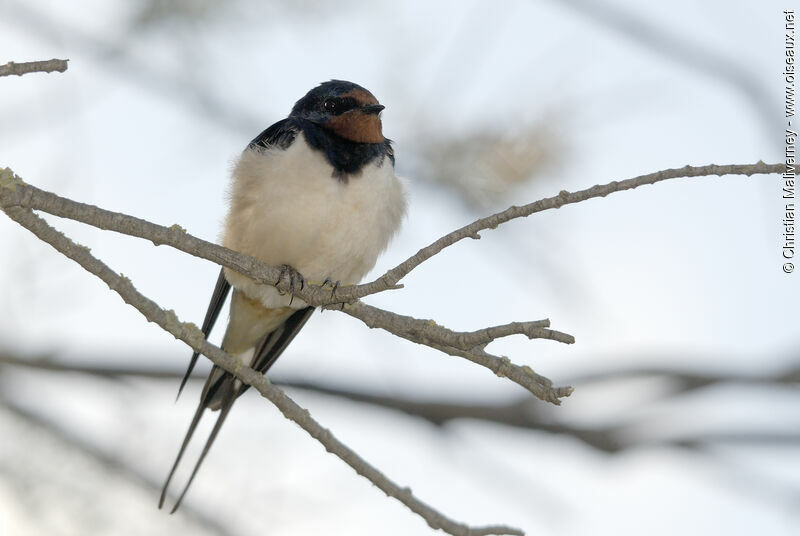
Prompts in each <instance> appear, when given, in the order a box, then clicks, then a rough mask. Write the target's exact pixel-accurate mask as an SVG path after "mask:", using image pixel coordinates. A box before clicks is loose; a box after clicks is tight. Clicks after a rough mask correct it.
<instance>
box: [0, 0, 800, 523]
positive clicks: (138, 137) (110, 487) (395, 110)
mask: <svg viewBox="0 0 800 536" xmlns="http://www.w3.org/2000/svg"><path fill="white" fill-rule="evenodd" d="M733 6H735V7H733ZM791 7H792V6H791V5H790V3H789V2H784V3H783V4H782V5H779V4H775V3H772V4H770V5H769V6H767V5H766V4H763V3H762V4H758V3H749V4H744V3H737V4H733V5H732V4H731V3H730V2H723V1H721V0H716V1H712V2H701V3H698V2H689V1H687V0H679V1H677V2H668V3H664V2H662V3H647V4H646V5H645V4H643V3H641V2H633V1H630V0H627V1H626V0H600V1H596V2H591V1H587V0H569V1H558V2H556V1H549V2H548V1H536V0H528V1H524V0H519V1H516V0H505V1H502V2H492V3H487V2H478V1H466V2H456V1H447V2H421V1H409V2H387V1H376V2H370V3H365V2H355V1H351V0H344V1H340V2H322V1H313V0H312V1H306V2H291V1H288V0H284V1H275V2H256V1H254V0H234V1H232V2H223V1H221V0H203V1H190V0H183V1H175V2H171V1H164V0H150V1H140V2H131V1H124V0H110V1H100V0H95V1H82V2H56V1H43V0H24V1H23V0H18V1H2V2H0V51H1V52H2V53H1V54H0V55H1V56H2V57H0V62H2V63H5V62H6V61H11V60H13V61H32V60H41V59H49V58H52V57H59V58H69V59H70V63H69V70H68V71H67V72H66V73H63V74H57V73H53V74H49V75H45V74H29V75H26V76H24V77H20V78H18V77H7V78H2V79H0V165H2V166H10V167H12V168H13V169H14V171H16V172H17V173H18V174H19V175H20V176H21V177H22V178H23V179H24V180H25V181H27V182H30V183H32V184H35V185H37V186H39V187H41V188H44V189H47V190H52V191H55V192H57V193H59V194H61V195H63V196H66V197H70V198H73V199H76V200H80V201H83V202H88V203H92V204H96V205H99V206H102V207H104V208H107V209H111V210H116V211H121V212H125V213H129V214H133V215H136V216H139V217H142V218H146V219H148V220H151V221H154V222H157V223H161V224H166V225H171V224H173V223H178V224H180V225H182V226H183V227H185V228H186V229H187V230H189V232H191V233H193V234H195V235H197V236H200V237H202V238H205V239H208V240H215V239H216V237H217V233H218V229H219V226H220V222H221V220H222V218H223V216H224V213H225V210H226V201H225V192H226V187H227V181H228V178H227V176H228V172H229V168H230V164H231V161H232V159H233V158H235V157H236V155H237V154H238V152H239V151H241V149H242V148H243V147H244V146H245V145H246V143H247V142H248V141H249V140H250V139H251V138H252V137H254V136H255V135H256V134H258V132H260V131H261V130H262V129H263V128H265V127H266V126H268V125H270V124H271V123H273V122H275V121H277V120H278V119H281V118H283V117H285V116H286V115H287V114H288V111H289V110H290V108H291V106H292V105H293V103H294V102H295V101H296V100H297V99H298V98H299V97H301V96H302V95H303V94H304V93H305V92H306V91H307V90H308V89H310V88H311V87H313V86H314V85H316V84H318V83H319V82H321V81H324V80H327V79H330V78H342V79H347V80H352V81H355V82H357V83H359V84H361V85H363V86H365V87H367V88H368V89H370V90H371V91H372V92H373V93H374V94H375V95H376V96H377V97H378V98H379V99H380V101H381V102H382V103H383V104H385V105H386V110H385V112H384V114H383V122H384V131H385V133H386V135H387V136H389V137H390V138H392V139H393V140H394V141H395V150H396V154H397V169H398V172H399V173H400V174H401V175H403V176H405V177H407V178H408V182H409V190H410V200H411V209H410V213H409V217H408V219H407V221H406V223H405V226H404V228H403V231H402V233H401V234H400V236H399V237H398V238H397V240H395V242H393V244H392V245H391V247H390V249H389V251H388V252H387V253H386V255H384V256H383V257H382V258H381V259H380V260H379V263H378V266H377V267H376V270H375V272H374V275H376V274H379V273H381V272H382V271H383V270H385V269H387V268H389V267H391V266H393V265H395V264H397V263H398V262H400V261H401V260H403V259H405V258H406V257H408V256H410V255H411V254H413V253H414V252H415V251H417V249H418V248H420V247H422V246H424V245H426V244H428V243H430V242H431V241H433V240H434V239H435V238H437V237H439V236H441V235H443V234H445V233H446V232H449V231H451V230H453V229H455V228H457V227H459V226H461V225H463V224H465V223H468V222H470V221H472V220H474V219H476V218H477V217H480V216H482V215H486V214H488V213H491V212H494V211H496V210H500V209H502V208H505V207H506V206H508V205H511V204H523V203H527V202H531V201H534V200H536V199H538V198H540V197H545V196H549V195H554V194H556V193H557V192H559V191H560V190H562V189H567V190H576V189H581V188H585V187H589V186H592V185H594V184H597V183H605V182H608V181H611V180H615V179H625V178H629V177H632V176H636V175H639V174H642V173H648V172H652V171H657V170H660V169H663V168H668V167H679V166H683V165H685V164H693V165H702V164H708V163H716V164H728V163H740V164H746V163H753V162H755V161H757V160H759V159H763V160H764V161H768V162H780V161H782V160H783V132H784V128H785V119H784V117H783V105H784V95H783V91H784V85H785V84H784V83H783V80H782V76H781V74H780V73H781V71H782V69H783V61H784V34H785V31H784V15H783V13H782V11H783V9H787V8H791ZM782 206H783V204H782V200H781V195H780V181H779V177H778V176H777V175H773V176H763V175H762V176H754V177H751V178H745V177H741V176H728V177H723V178H717V177H714V178H700V179H683V180H675V181H670V182H668V183H663V184H660V185H657V186H652V187H645V188H641V189H638V190H635V191H632V192H626V193H621V194H615V195H613V196H610V197H608V198H605V199H596V200H592V201H589V202H586V203H581V204H579V205H573V206H569V207H565V208H562V209H560V210H557V211H550V212H546V213H542V214H537V215H535V216H533V217H530V218H528V219H525V220H521V221H515V222H512V223H510V224H508V225H505V226H503V227H501V228H499V229H497V230H495V231H491V232H486V233H484V235H483V239H482V240H480V241H467V242H465V243H463V244H459V245H457V246H455V247H453V248H451V249H450V250H448V251H447V252H446V253H444V254H442V255H439V256H438V257H436V258H435V259H433V260H431V261H430V262H428V263H426V264H425V265H423V266H422V267H420V268H419V269H418V270H416V271H414V272H413V273H412V274H411V275H410V276H409V277H408V278H407V279H406V280H405V281H404V282H405V285H406V287H405V289H404V290H402V291H397V292H391V293H384V294H381V295H377V296H373V297H370V298H369V299H368V300H367V301H368V302H369V303H372V304H376V305H379V306H382V307H386V308H388V309H391V310H393V311H396V312H399V313H404V314H410V315H414V316H417V317H423V318H433V319H435V320H436V321H437V322H439V323H440V324H443V325H446V326H448V327H451V328H455V329H477V328H480V327H484V326H487V325H492V324H498V323H505V322H509V321H512V320H533V319H540V318H550V319H551V320H552V322H553V327H554V328H556V329H559V330H562V331H566V332H569V333H571V334H573V335H575V337H576V339H577V342H576V344H574V345H571V346H565V345H559V344H557V343H554V342H548V341H528V340H526V339H524V338H523V337H513V338H509V339H507V340H502V341H498V342H496V343H494V344H493V345H492V347H491V349H492V350H493V351H494V353H497V354H501V355H507V356H509V357H510V358H511V359H512V360H513V361H514V362H516V363H519V364H527V365H530V366H531V367H532V368H534V369H535V370H536V371H538V372H540V373H542V374H545V375H547V376H548V377H550V378H552V379H553V380H554V381H555V382H556V383H557V384H559V385H565V384H572V385H574V386H575V387H576V391H575V393H574V394H573V395H572V397H570V398H569V399H566V400H565V401H564V404H563V406H562V407H559V408H556V407H551V406H549V405H546V404H545V403H542V402H539V401H537V400H533V399H531V397H530V395H528V394H527V393H526V392H524V391H523V390H522V389H520V388H519V387H518V386H516V385H514V384H512V383H510V382H508V381H506V380H503V379H500V378H497V377H494V376H493V375H492V374H491V373H489V372H488V371H487V370H485V369H483V368H481V367H478V366H476V365H473V364H471V363H468V362H466V361H464V360H461V359H458V358H453V357H449V356H445V355H442V354H438V353H437V352H434V351H432V350H429V349H426V348H423V347H421V346H417V345H414V344H411V343H408V342H405V341H401V340H398V339H396V338H394V337H392V336H390V335H388V334H386V333H383V332H378V331H372V330H369V329H367V328H366V327H365V326H363V325H361V324H360V323H359V322H357V321H355V320H354V319H352V318H349V317H346V316H345V315H341V314H338V313H335V312H326V313H324V314H316V315H315V316H314V317H313V318H312V320H311V321H310V323H309V324H308V326H307V327H306V328H305V329H304V331H303V332H302V333H301V335H300V336H299V337H298V338H297V339H296V341H295V342H294V343H293V344H292V345H291V347H290V348H289V349H288V351H287V352H286V354H285V355H284V356H283V358H282V359H281V360H280V361H279V362H278V364H277V365H276V366H275V367H274V369H273V372H272V373H271V377H272V378H273V379H274V380H276V381H280V380H283V381H285V382H289V383H294V384H307V385H306V387H304V388H300V387H293V388H291V387H290V388H289V392H290V394H291V395H292V396H294V397H295V398H296V399H297V400H298V401H299V402H300V403H301V404H302V405H304V406H305V407H307V408H308V409H309V410H310V411H311V413H312V415H314V416H315V417H317V418H318V419H319V420H320V421H321V422H322V423H323V424H324V425H325V426H328V427H330V428H331V429H332V430H333V431H334V433H335V434H336V435H337V436H338V437H339V438H340V439H342V440H343V441H345V442H346V443H347V444H349V445H350V446H352V447H353V448H355V449H356V450H358V451H359V452H360V453H361V454H362V455H363V456H364V457H365V458H366V459H367V460H369V461H371V462H373V463H375V464H376V465H377V466H378V467H379V468H381V469H383V470H384V471H385V472H386V473H387V474H388V475H389V476H390V477H391V478H393V479H395V480H396V481H398V482H400V483H402V484H404V485H408V486H410V487H411V488H412V489H413V490H414V492H415V493H417V494H418V495H419V497H421V498H422V499H423V500H426V501H428V502H429V503H430V504H432V505H434V506H436V507H437V508H440V509H441V510H442V511H443V512H444V513H446V514H448V515H450V516H452V517H454V518H456V519H458V520H460V521H464V522H468V523H471V524H486V523H494V522H502V523H507V524H510V525H513V526H518V527H521V528H523V529H525V530H526V531H527V533H528V534H615V535H619V534H642V533H646V534H652V535H667V534H669V535H672V534H676V533H679V534H752V533H754V532H757V533H760V534H771V535H773V536H774V535H781V534H797V532H796V531H797V527H798V526H800V393H798V381H800V379H799V378H800V372H799V371H800V334H798V325H800V323H798V306H800V284H798V279H797V277H798V276H797V274H793V275H786V274H784V273H783V272H782V271H781V264H782V262H783V261H782V259H781V257H780V252H781V250H780V247H781V244H782V236H781V232H782V225H781V219H782V217H783V210H782ZM48 220H49V221H51V222H52V223H54V224H55V225H56V226H57V227H58V228H59V229H61V230H63V231H64V232H66V233H67V234H68V235H69V236H70V237H72V238H73V239H75V240H76V241H79V242H80V243H82V244H85V245H87V246H89V247H91V248H92V251H93V252H94V253H95V254H96V255H98V256H99V257H100V258H101V259H103V260H104V261H106V262H107V263H108V264H109V265H110V266H111V267H112V268H114V269H115V270H117V271H120V272H122V273H124V274H125V275H126V276H127V277H129V278H130V279H131V280H132V281H133V282H134V284H135V285H136V287H137V288H138V289H139V290H140V291H142V292H143V293H145V294H146V295H147V296H149V297H151V298H153V299H155V300H156V301H157V302H158V303H160V304H161V305H162V306H163V307H166V308H171V309H174V310H175V311H176V312H177V314H178V315H179V317H180V318H181V319H182V320H186V321H193V322H195V323H200V322H201V320H202V317H203V314H204V312H205V308H206V305H207V301H208V298H209V296H210V293H211V290H212V287H213V284H214V281H215V278H216V274H217V272H218V267H217V266H215V265H213V264H211V263H208V262H205V261H202V260H198V259H195V258H192V257H189V256H187V255H184V254H181V253H178V252H176V251H173V250H170V249H169V248H166V247H160V248H156V247H154V246H153V245H152V244H149V243H146V242H143V241H140V240H135V239H131V238H128V237H124V236H119V235H116V234H112V233H104V232H101V231H98V230H95V229H92V228H87V227H85V226H82V225H79V224H76V223H74V222H69V221H62V220H58V219H57V218H52V217H48ZM0 251H2V255H0V361H2V363H0V534H3V535H6V534H7V535H14V536H19V535H32V534H48V535H50V536H56V535H73V534H74V535H90V534H103V535H106V534H120V535H121V534H170V535H174V534H197V535H206V534H209V535H210V534H224V535H250V534H281V535H298V536H300V535H310V534H353V535H356V534H364V535H367V534H369V535H372V534H386V535H400V534H403V535H405V534H432V533H433V531H432V530H431V529H429V528H428V527H427V526H426V525H425V524H424V522H423V521H421V520H420V519H419V518H417V517H416V516H414V515H412V514H411V513H410V512H408V511H407V510H406V509H405V508H404V507H403V506H402V505H400V504H398V503H397V502H395V501H393V500H389V499H387V498H385V497H384V496H383V495H382V494H381V493H380V492H379V491H378V490H377V489H375V488H372V487H371V485H370V484H369V483H368V482H366V481H365V480H363V479H362V478H360V477H358V476H356V475H355V474H354V473H353V472H352V470H350V469H349V468H348V467H347V466H345V465H344V464H343V463H342V462H341V461H339V460H338V459H336V458H334V457H333V456H331V455H329V454H327V453H326V452H325V451H324V449H322V448H321V447H320V446H319V445H318V444H317V443H316V442H315V441H313V440H311V439H310V438H309V437H307V436H306V435H305V433H304V432H302V431H301V430H300V429H299V428H298V427H296V426H295V425H294V424H292V423H290V422H288V421H285V420H284V419H283V418H282V417H281V416H280V415H279V414H278V412H277V411H276V410H275V409H274V408H273V407H272V406H270V405H269V404H268V403H267V402H266V401H264V400H263V399H261V398H260V397H258V396H257V395H256V394H255V393H252V392H250V393H248V394H247V396H244V397H243V398H242V399H241V400H240V401H239V402H238V403H237V405H236V407H235V409H234V411H233V412H232V414H231V416H230V418H229V419H228V422H227V424H226V426H225V427H224V428H223V430H222V433H221V436H220V438H219V440H218V441H217V443H216V444H215V446H214V449H213V450H212V452H211V454H210V456H209V458H208V459H207V461H206V463H205V465H204V467H203V469H202V471H201V472H200V474H199V475H198V477H197V479H196V481H195V483H194V485H193V488H192V489H191V490H190V492H189V495H188V496H187V498H186V501H185V503H184V506H183V507H182V509H181V510H180V511H179V512H178V513H177V514H176V515H174V516H168V515H167V514H166V513H165V512H164V511H159V510H157V509H156V501H157V498H158V490H159V488H160V486H161V483H162V480H163V478H164V476H165V474H166V472H167V471H168V469H169V467H170V465H171V463H172V461H173V457H174V455H175V453H176V451H177V448H178V446H179V444H180V441H181V439H182V437H183V434H184V432H185V429H186V427H187V426H188V423H189V420H190V417H191V414H192V412H193V409H194V406H195V404H196V401H197V397H198V393H199V389H200V386H201V382H200V381H193V382H191V383H190V385H189V388H188V389H187V392H186V393H185V395H184V396H183V397H182V398H181V400H180V401H179V402H178V403H177V404H176V403H174V398H175V393H176V388H177V382H178V380H177V377H176V375H177V374H180V373H181V372H182V370H183V367H184V366H185V364H186V362H187V360H188V357H189V354H190V351H189V349H188V348H187V347H185V346H184V345H183V344H182V343H180V342H177V341H175V340H174V339H173V338H172V337H171V336H169V335H167V334H165V333H163V332H162V331H161V330H160V329H159V328H157V327H156V326H154V325H151V324H148V323H147V322H145V321H144V320H143V319H142V317H141V316H140V315H139V314H138V313H137V312H136V311H135V310H133V309H132V308H131V307H129V306H127V305H125V304H124V303H123V302H122V301H121V300H120V299H119V298H118V297H117V296H116V295H115V294H113V293H111V292H110V291H109V290H108V289H107V288H105V287H104V285H103V284H102V283H101V282H99V281H98V280H96V279H95V278H93V277H92V276H90V275H88V274H87V273H85V272H84V271H83V270H82V269H81V268H79V267H78V266H76V265H75V264H73V263H72V262H71V261H69V260H67V259H65V258H63V257H61V256H60V255H59V254H57V253H55V252H54V251H53V250H51V249H50V248H49V247H48V246H46V245H44V244H42V243H40V242H39V241H38V240H37V239H35V238H34V237H33V236H32V235H30V234H29V233H28V232H27V231H25V230H24V229H21V228H20V227H18V226H17V225H16V224H15V223H13V222H12V221H10V220H9V219H7V218H5V217H1V216H0ZM219 336H220V335H219V333H215V334H214V336H213V337H212V340H214V341H218V340H219ZM20 362H22V363H20ZM25 363H27V364H28V365H34V364H36V365H37V366H36V367H33V366H27V365H25ZM203 365H204V366H205V367H206V369H207V367H208V366H207V364H206V363H203ZM48 367H50V368H51V369H59V368H63V367H65V368H67V369H71V370H67V371H64V370H50V369H48ZM204 370H205V369H204ZM121 371H122V372H121ZM124 371H127V373H123V372H124ZM87 372H94V374H89V373H87ZM366 398H368V399H369V400H368V401H363V399H366ZM398 408H399V409H398ZM207 430H208V427H206V428H203V429H202V430H200V432H199V434H198V436H197V437H202V436H203V435H204V434H205V433H206V432H207ZM199 443H200V442H199V441H198V445H199ZM195 454H196V452H195V451H193V452H190V453H189V458H187V459H188V460H191V459H192V457H193V456H194V455H195ZM187 465H188V464H187ZM184 478H185V474H184V473H181V474H180V475H179V476H178V479H177V481H176V482H178V483H181V482H183V479H184Z"/></svg>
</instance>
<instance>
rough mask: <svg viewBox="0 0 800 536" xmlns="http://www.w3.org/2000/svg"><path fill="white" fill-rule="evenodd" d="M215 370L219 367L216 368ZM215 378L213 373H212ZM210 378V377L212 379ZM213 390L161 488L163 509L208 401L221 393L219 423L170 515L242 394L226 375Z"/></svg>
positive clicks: (206, 394) (200, 407) (199, 409)
mask: <svg viewBox="0 0 800 536" xmlns="http://www.w3.org/2000/svg"><path fill="white" fill-rule="evenodd" d="M214 368H215V369H216V368H217V367H214ZM212 376H213V371H212ZM212 376H210V377H212ZM210 387H211V388H210V389H208V391H207V392H204V393H203V397H202V399H201V400H200V403H199V404H198V405H197V411H195V413H194V417H193V418H192V423H191V424H190V425H189V430H188V431H187V432H186V437H184V438H183V443H182V444H181V448H180V450H179V451H178V456H177V457H176V458H175V463H173V464H172V469H170V471H169V475H167V480H166V481H165V482H164V487H163V488H161V497H160V498H159V500H158V507H159V508H162V507H163V506H164V501H165V500H166V498H167V489H168V488H169V484H170V482H171V481H172V477H173V476H174V475H175V470H176V469H177V468H178V464H180V461H181V458H183V454H184V452H185V451H186V447H187V446H188V445H189V441H190V440H191V439H192V435H194V431H195V429H196V428H197V425H198V423H199V422H200V418H201V417H202V416H203V411H205V409H206V408H207V403H208V401H209V400H210V399H211V398H212V397H213V396H214V394H215V393H216V392H217V391H219V392H220V394H221V396H222V400H221V405H220V412H219V416H218V417H217V422H216V423H215V424H214V428H213V429H212V430H211V433H210V434H209V436H208V439H207V440H206V444H205V446H204V447H203V451H202V452H201V453H200V457H199V458H198V459H197V462H196V463H195V465H194V469H193V470H192V474H191V475H190V476H189V480H188V481H187V482H186V484H185V485H184V487H183V491H181V494H180V495H179V496H178V499H177V500H176V501H175V505H174V506H173V507H172V510H170V512H169V513H170V514H174V513H175V511H176V510H177V509H178V507H179V506H180V505H181V502H182V501H183V497H184V496H185V495H186V492H187V491H188V490H189V486H190V485H191V484H192V481H193V480H194V477H195V475H197V471H198V470H199V469H200V465H201V464H202V463H203V460H204V459H205V457H206V454H208V451H209V450H210V449H211V445H213V444H214V440H215V439H216V438H217V434H218V433H219V429H220V428H222V424H223V423H224V422H225V418H226V417H227V416H228V413H229V412H230V410H231V408H232V407H233V402H234V401H235V400H236V398H237V397H238V395H239V394H240V393H241V386H237V385H236V383H235V380H234V378H233V376H230V375H229V374H227V373H225V374H224V376H223V377H222V378H220V379H219V380H218V383H217V385H216V386H210Z"/></svg>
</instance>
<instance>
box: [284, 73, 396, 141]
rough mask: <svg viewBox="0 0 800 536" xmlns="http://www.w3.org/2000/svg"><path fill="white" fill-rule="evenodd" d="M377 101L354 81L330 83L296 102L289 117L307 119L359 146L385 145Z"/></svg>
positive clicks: (381, 106)
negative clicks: (359, 144)
mask: <svg viewBox="0 0 800 536" xmlns="http://www.w3.org/2000/svg"><path fill="white" fill-rule="evenodd" d="M383 108H384V106H383V105H381V104H378V99H376V98H375V96H374V95H373V94H372V93H370V92H369V91H367V90H366V89H364V88H363V87H361V86H359V85H357V84H354V83H352V82H346V81H344V80H331V81H329V82H323V83H322V84H320V85H318V86H317V87H315V88H314V89H312V90H311V91H309V92H308V93H306V95H305V96H304V97H303V98H302V99H300V100H299V101H297V103H296V104H295V105H294V108H292V113H291V114H290V116H293V117H299V118H302V119H306V120H308V121H311V122H313V123H316V124H318V125H319V126H321V127H322V128H324V129H325V130H327V131H329V132H332V133H334V134H336V135H338V136H341V137H342V138H345V139H347V140H350V141H354V142H357V143H383V142H384V141H385V140H386V138H384V137H383V132H382V130H381V118H380V113H381V110H383Z"/></svg>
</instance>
